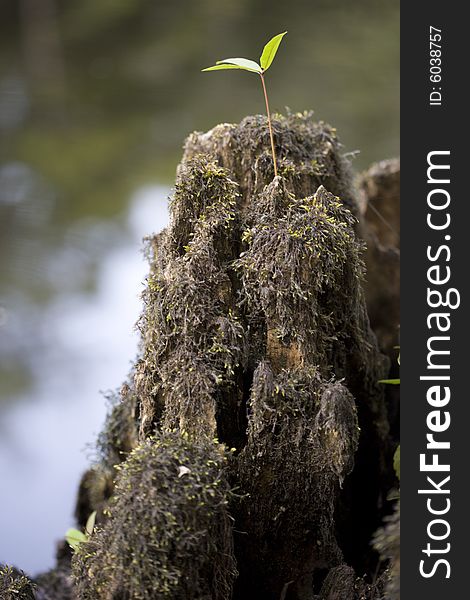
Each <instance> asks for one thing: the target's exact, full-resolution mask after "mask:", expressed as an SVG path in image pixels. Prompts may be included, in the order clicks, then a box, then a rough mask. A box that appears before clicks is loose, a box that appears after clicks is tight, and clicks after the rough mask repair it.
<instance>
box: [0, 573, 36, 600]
mask: <svg viewBox="0 0 470 600" xmlns="http://www.w3.org/2000/svg"><path fill="white" fill-rule="evenodd" d="M35 587H36V586H35V585H34V583H33V582H32V581H31V580H30V579H28V577H27V576H26V575H25V574H24V573H23V571H18V570H17V569H15V568H14V567H11V566H10V565H0V598H1V599H2V600H34V599H35V595H34V590H35Z"/></svg>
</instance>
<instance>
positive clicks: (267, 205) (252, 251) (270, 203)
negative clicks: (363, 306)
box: [236, 178, 365, 369]
mask: <svg viewBox="0 0 470 600" xmlns="http://www.w3.org/2000/svg"><path fill="white" fill-rule="evenodd" d="M354 224H355V218H354V217H353V216H352V214H351V212H350V211H349V210H348V209H347V208H346V207H345V206H344V204H343V203H342V202H341V201H340V199H339V198H338V197H335V196H334V195H333V194H330V193H329V192H327V190H326V189H325V188H324V187H319V188H318V190H317V191H316V193H315V194H314V195H313V196H309V197H306V198H295V197H294V195H293V194H292V193H289V192H288V188H287V184H286V182H284V181H283V180H282V179H281V178H278V179H277V180H275V181H273V183H272V184H271V185H269V186H268V187H267V188H266V189H265V190H264V191H263V193H262V194H260V196H259V197H258V198H257V202H256V203H254V204H253V206H252V207H251V209H250V211H249V212H248V213H247V215H246V217H245V222H244V231H243V234H242V239H243V241H244V242H245V248H246V249H245V250H244V252H243V253H242V256H241V257H240V259H239V260H238V261H237V263H236V267H237V269H238V271H239V273H240V279H241V282H242V286H243V300H244V301H245V302H246V303H247V305H248V306H247V308H248V314H249V317H250V318H252V319H255V320H256V319H259V316H260V313H264V320H265V322H266V324H267V328H268V331H270V332H271V333H272V335H273V336H275V337H276V338H278V339H279V340H280V341H281V342H282V343H283V344H284V345H287V346H288V345H291V344H292V343H295V344H296V345H297V347H298V348H299V350H298V352H299V354H300V356H301V357H302V359H303V360H305V361H307V362H309V363H312V364H314V365H321V366H322V367H324V368H325V369H328V367H329V365H330V364H331V352H332V348H333V346H334V345H335V346H336V347H337V345H338V343H339V342H340V341H341V340H344V339H347V340H351V339H355V340H357V341H359V340H361V333H362V332H361V328H360V325H359V324H358V323H357V320H358V315H359V314H360V306H359V303H360V301H361V299H362V298H361V288H360V281H361V278H362V275H363V264H362V260H361V251H362V246H361V244H360V243H359V242H358V241H357V240H356V238H355V235H354V229H353V227H354ZM360 343H365V342H362V341H361V342H360ZM336 349H337V348H336Z"/></svg>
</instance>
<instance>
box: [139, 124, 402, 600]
mask: <svg viewBox="0 0 470 600" xmlns="http://www.w3.org/2000/svg"><path fill="white" fill-rule="evenodd" d="M274 130H275V141H276V145H277V153H278V156H279V172H280V173H281V175H280V176H279V177H277V178H276V179H273V173H272V160H271V158H270V154H269V137H268V130H267V124H266V119H265V118H263V117H249V118H247V119H245V120H244V121H242V123H240V124H239V125H220V126H218V127H216V128H215V129H213V130H212V131H211V132H208V133H206V134H193V135H192V136H190V137H189V139H188V141H187V142H186V145H185V152H184V157H183V161H182V163H181V165H180V167H179V169H178V178H177V183H176V189H175V193H174V196H173V199H172V203H171V223H170V226H169V227H168V228H167V229H166V230H165V231H164V232H162V233H161V234H159V235H158V236H155V237H153V238H151V239H150V243H149V257H150V264H151V270H150V276H149V279H148V286H147V289H146V292H145V294H144V299H145V304H146V308H145V311H144V314H143V316H142V318H141V320H140V329H141V332H142V354H141V358H140V360H139V362H138V364H137V365H136V370H135V378H134V382H135V394H136V398H137V403H138V411H139V421H140V436H141V439H145V438H146V437H147V436H149V435H153V434H154V432H155V431H158V430H162V429H163V430H164V429H174V428H176V429H179V430H183V431H187V432H189V434H190V435H191V436H194V438H195V439H203V438H205V437H208V438H211V437H217V438H218V439H219V440H220V441H221V442H222V443H224V444H226V445H227V446H229V447H234V448H235V449H236V452H235V454H234V456H233V458H232V460H231V461H230V467H229V470H228V471H229V476H230V481H231V482H232V485H233V487H234V488H237V494H238V496H239V498H238V500H236V501H233V502H232V503H231V507H230V508H231V513H232V515H233V517H234V518H235V529H234V540H235V549H236V558H237V564H238V570H239V576H238V578H237V581H236V584H235V592H234V598H246V597H257V598H266V599H268V598H269V599H271V598H272V599H276V600H277V599H278V598H279V597H280V596H281V595H282V594H284V596H285V597H286V598H299V599H300V598H310V597H311V595H312V594H313V591H314V590H319V589H320V586H321V582H322V580H323V578H324V577H325V574H326V573H327V572H328V570H329V569H331V568H333V567H335V566H338V565H341V564H342V563H343V561H344V560H346V561H347V562H348V563H349V564H351V565H353V566H354V567H356V568H357V569H360V570H361V573H363V572H364V571H367V570H371V571H372V570H373V569H375V566H376V558H375V555H374V552H373V550H372V549H371V546H370V540H371V536H372V534H373V532H374V531H375V529H376V528H377V527H378V525H379V523H380V517H381V510H382V506H383V502H384V498H385V493H386V491H387V490H388V488H389V487H390V485H391V480H392V475H391V468H390V466H391V456H390V449H389V445H388V427H389V424H388V420H387V413H386V410H385V404H384V399H383V386H381V385H379V384H378V383H377V382H378V380H379V379H380V378H382V377H383V376H384V375H385V374H386V372H387V368H388V361H387V360H386V359H385V358H384V356H383V355H381V354H380V353H379V351H378V348H377V343H376V340H375V336H374V334H373V333H372V331H371V329H370V326H369V320H368V315H367V310H366V304H365V300H364V294H363V290H362V283H363V278H364V265H363V262H362V254H363V244H362V242H361V240H360V239H359V238H358V235H357V231H358V230H359V229H360V227H359V224H358V221H357V219H356V215H357V216H359V215H360V210H359V203H358V201H357V197H358V196H357V192H356V191H355V188H354V185H353V184H352V180H351V176H350V167H349V164H348V162H347V161H346V160H345V159H344V157H343V156H342V153H341V147H340V144H339V142H338V140H337V138H336V134H335V131H334V130H333V129H332V128H331V127H329V126H327V125H325V124H322V123H314V122H313V121H312V119H311V115H309V114H302V115H290V116H288V117H278V118H277V119H275V125H274ZM340 381H341V383H340ZM359 432H360V435H359ZM354 460H355V468H354V470H353V471H352V473H351V474H350V475H349V477H348V474H349V473H350V471H351V470H352V468H353V464H354ZM345 600H346V599H345Z"/></svg>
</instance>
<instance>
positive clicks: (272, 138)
mask: <svg viewBox="0 0 470 600" xmlns="http://www.w3.org/2000/svg"><path fill="white" fill-rule="evenodd" d="M259 76H260V77H261V83H262V84H263V92H264V100H265V102H266V113H267V115H268V127H269V137H270V138H271V151H272V153H273V163H274V177H277V163H276V151H275V149H274V137H273V127H272V124H271V113H270V112H269V102H268V93H267V92H266V84H265V83H264V77H263V73H260V74H259Z"/></svg>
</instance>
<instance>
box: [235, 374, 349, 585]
mask: <svg viewBox="0 0 470 600" xmlns="http://www.w3.org/2000/svg"><path fill="white" fill-rule="evenodd" d="M248 409H249V429H248V443H247V445H246V447H245V448H244V450H243V452H242V454H241V455H240V458H239V462H238V477H239V481H240V485H241V489H242V490H243V492H245V493H246V494H247V497H246V498H245V500H244V501H243V502H242V503H241V506H240V508H239V512H238V515H239V519H240V523H237V527H240V528H241V529H242V530H245V531H248V532H249V536H248V537H247V539H246V540H244V539H243V538H242V537H240V544H241V549H240V555H242V556H244V565H243V566H244V569H245V570H246V573H245V576H246V578H247V579H250V577H251V578H254V576H255V573H254V572H253V566H254V565H256V570H257V571H258V574H259V580H260V581H261V582H264V583H263V584H262V585H264V586H266V583H265V582H266V581H269V582H270V585H271V586H272V589H270V593H271V594H272V595H273V597H274V594H275V593H276V590H281V589H282V585H283V583H285V582H286V581H292V583H293V586H292V587H293V588H295V589H297V591H299V588H300V587H306V588H308V587H310V589H313V588H312V582H313V580H314V578H315V574H316V572H317V571H318V570H323V569H325V568H328V567H331V566H334V565H336V564H338V563H340V562H341V558H342V554H341V550H340V548H339V547H338V544H337V542H336V538H335V523H334V511H335V502H336V500H335V499H336V498H337V496H338V490H339V488H340V486H341V485H342V483H343V481H344V478H345V477H346V475H347V474H348V473H349V472H350V470H351V468H352V466H353V457H354V453H355V451H356V448H357V441H358V437H359V429H358V423H357V416H356V408H355V403H354V398H353V397H352V396H351V394H350V393H349V392H348V390H347V389H346V388H345V387H344V386H343V385H341V384H340V383H332V382H330V383H327V382H324V381H323V380H322V379H321V377H320V375H319V373H318V370H317V369H314V368H310V369H307V368H301V369H298V370H290V371H286V370H283V371H281V372H280V373H278V374H275V373H273V371H272V369H271V367H270V364H269V363H267V362H263V363H261V364H260V365H259V367H258V368H257V370H256V372H255V376H254V381H253V387H252V392H251V396H250V400H249V405H248ZM266 540H269V543H266ZM256 554H257V555H258V556H257V558H256V560H255V561H254V562H253V564H251V559H252V558H253V556H255V555H256ZM300 556H302V559H301V560H300ZM249 573H250V575H248V574H249ZM255 589H256V588H255ZM260 593H263V592H262V587H261V589H260Z"/></svg>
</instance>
